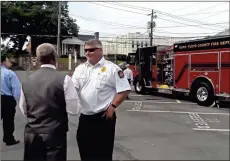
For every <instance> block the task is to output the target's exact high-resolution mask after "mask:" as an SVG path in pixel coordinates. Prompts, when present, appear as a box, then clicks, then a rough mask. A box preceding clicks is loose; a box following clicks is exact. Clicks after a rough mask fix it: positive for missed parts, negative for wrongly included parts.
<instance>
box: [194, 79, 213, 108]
mask: <svg viewBox="0 0 230 161" xmlns="http://www.w3.org/2000/svg"><path fill="white" fill-rule="evenodd" d="M196 101H197V104H198V105H201V106H211V105H213V104H214V102H215V96H214V92H213V89H212V87H211V86H210V85H209V84H208V83H206V82H201V83H200V84H199V85H198V86H197V89H196Z"/></svg>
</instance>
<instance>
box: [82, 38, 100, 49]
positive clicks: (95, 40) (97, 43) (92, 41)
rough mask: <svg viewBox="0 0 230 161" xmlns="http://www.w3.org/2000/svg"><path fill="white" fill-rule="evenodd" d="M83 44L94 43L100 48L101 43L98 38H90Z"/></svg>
mask: <svg viewBox="0 0 230 161" xmlns="http://www.w3.org/2000/svg"><path fill="white" fill-rule="evenodd" d="M85 45H94V46H96V47H98V48H102V43H101V41H100V40H98V39H90V40H88V41H87V42H86V43H85Z"/></svg>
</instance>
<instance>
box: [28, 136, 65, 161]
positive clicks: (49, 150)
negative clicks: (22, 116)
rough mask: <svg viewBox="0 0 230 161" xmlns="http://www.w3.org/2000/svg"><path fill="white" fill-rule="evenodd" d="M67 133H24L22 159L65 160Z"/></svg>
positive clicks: (41, 160)
mask: <svg viewBox="0 0 230 161" xmlns="http://www.w3.org/2000/svg"><path fill="white" fill-rule="evenodd" d="M66 138H67V135H66V133H62V134H61V133H55V134H34V133H25V134H24V143H25V145H24V146H25V147H24V161H66V160H67V156H66V153H67V139H66Z"/></svg>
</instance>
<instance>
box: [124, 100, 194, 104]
mask: <svg viewBox="0 0 230 161" xmlns="http://www.w3.org/2000/svg"><path fill="white" fill-rule="evenodd" d="M137 101H138V100H125V101H124V102H137ZM154 101H155V100H144V101H141V102H152V103H157V104H164V103H165V104H178V102H166V101H165V102H164V101H162V102H154ZM180 103H181V104H185V105H196V103H192V102H191V103H190V102H188V103H187V102H185V103H184V102H180Z"/></svg>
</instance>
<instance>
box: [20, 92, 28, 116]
mask: <svg viewBox="0 0 230 161" xmlns="http://www.w3.org/2000/svg"><path fill="white" fill-rule="evenodd" d="M26 106H27V105H26V100H25V95H24V92H23V90H22V88H21V97H20V100H19V108H20V110H21V112H22V114H23V115H24V116H25V117H26Z"/></svg>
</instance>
